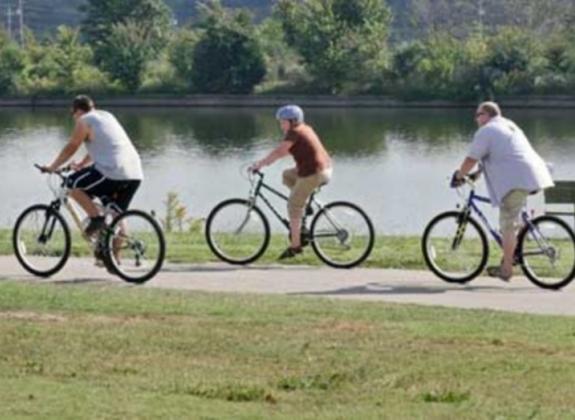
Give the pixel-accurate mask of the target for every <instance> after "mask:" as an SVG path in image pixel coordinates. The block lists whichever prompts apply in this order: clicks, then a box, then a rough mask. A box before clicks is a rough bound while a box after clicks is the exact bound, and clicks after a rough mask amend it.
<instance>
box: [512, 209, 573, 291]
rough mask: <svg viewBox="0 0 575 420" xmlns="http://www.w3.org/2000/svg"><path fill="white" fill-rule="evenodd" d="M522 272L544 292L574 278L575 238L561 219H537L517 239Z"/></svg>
mask: <svg viewBox="0 0 575 420" xmlns="http://www.w3.org/2000/svg"><path fill="white" fill-rule="evenodd" d="M518 246H519V255H520V261H521V269H522V270H523V273H525V275H526V276H527V278H528V279H529V280H531V282H532V283H534V284H535V285H537V286H539V287H542V288H544V289H561V288H562V287H565V286H567V285H568V284H569V283H570V282H571V280H573V276H574V275H575V235H574V234H573V231H572V230H571V228H570V227H569V225H567V223H565V222H564V221H563V220H561V219H558V218H556V217H553V216H540V217H536V218H535V219H533V220H531V224H530V225H526V226H525V227H524V228H523V230H522V231H521V232H520V233H519V237H518Z"/></svg>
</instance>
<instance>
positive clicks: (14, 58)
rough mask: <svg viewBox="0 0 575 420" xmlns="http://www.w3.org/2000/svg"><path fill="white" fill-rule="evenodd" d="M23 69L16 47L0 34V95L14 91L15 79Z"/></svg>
mask: <svg viewBox="0 0 575 420" xmlns="http://www.w3.org/2000/svg"><path fill="white" fill-rule="evenodd" d="M23 67H24V64H23V56H22V53H21V51H20V50H19V49H18V46H17V45H15V44H14V43H13V42H11V41H10V40H9V39H8V36H7V35H6V34H5V33H3V32H0V94H4V93H9V92H11V91H13V90H14V88H15V81H16V77H17V75H18V74H19V72H20V71H21V70H22V68H23Z"/></svg>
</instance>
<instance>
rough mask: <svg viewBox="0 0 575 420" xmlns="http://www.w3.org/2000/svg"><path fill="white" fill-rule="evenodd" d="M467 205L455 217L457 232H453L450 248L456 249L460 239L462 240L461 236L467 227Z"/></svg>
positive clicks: (468, 210)
mask: <svg viewBox="0 0 575 420" xmlns="http://www.w3.org/2000/svg"><path fill="white" fill-rule="evenodd" d="M470 212H471V211H470V209H469V207H466V208H464V209H463V211H462V212H461V213H460V214H459V216H458V218H457V232H456V233H455V237H454V238H453V241H452V243H451V250H452V251H456V250H457V248H459V245H461V241H462V240H463V236H464V235H465V229H466V228H467V222H468V220H469V213H470Z"/></svg>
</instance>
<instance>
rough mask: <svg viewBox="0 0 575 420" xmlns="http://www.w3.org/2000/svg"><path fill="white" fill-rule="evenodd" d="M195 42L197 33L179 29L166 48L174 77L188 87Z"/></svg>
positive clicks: (190, 80)
mask: <svg viewBox="0 0 575 420" xmlns="http://www.w3.org/2000/svg"><path fill="white" fill-rule="evenodd" d="M197 42H198V34H197V32H195V31H193V30H191V29H180V30H179V31H178V32H177V33H176V34H175V36H174V38H173V39H172V41H171V42H170V45H169V47H168V55H169V60H170V63H171V64H172V66H173V67H174V69H175V71H176V76H177V77H178V78H179V79H180V80H182V81H184V84H185V85H186V86H188V87H189V86H190V85H191V82H192V75H193V73H192V71H193V65H194V48H195V46H196V44H197Z"/></svg>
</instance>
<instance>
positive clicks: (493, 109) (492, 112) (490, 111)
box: [479, 101, 501, 118]
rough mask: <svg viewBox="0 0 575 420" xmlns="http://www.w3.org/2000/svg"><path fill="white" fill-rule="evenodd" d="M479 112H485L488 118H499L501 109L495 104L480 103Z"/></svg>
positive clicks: (489, 102)
mask: <svg viewBox="0 0 575 420" xmlns="http://www.w3.org/2000/svg"><path fill="white" fill-rule="evenodd" d="M479 110H481V111H483V112H485V113H486V114H487V115H489V116H490V117H492V118H493V117H498V116H501V108H499V105H497V104H496V103H495V102H491V101H488V102H482V103H481V104H479Z"/></svg>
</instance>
